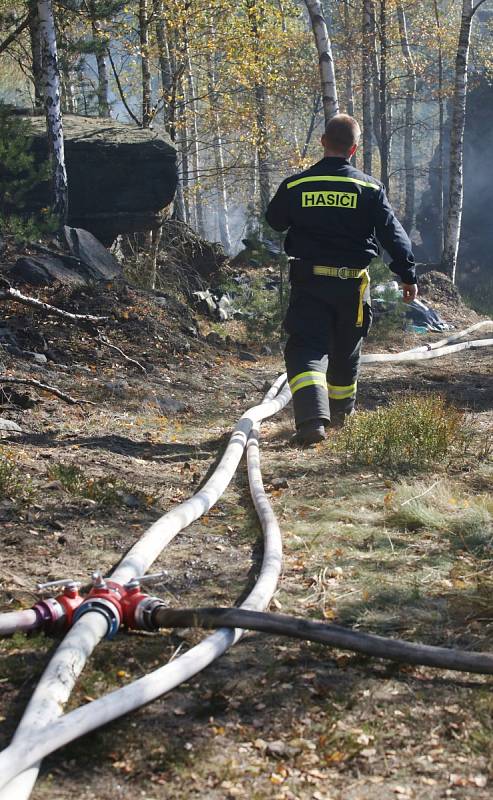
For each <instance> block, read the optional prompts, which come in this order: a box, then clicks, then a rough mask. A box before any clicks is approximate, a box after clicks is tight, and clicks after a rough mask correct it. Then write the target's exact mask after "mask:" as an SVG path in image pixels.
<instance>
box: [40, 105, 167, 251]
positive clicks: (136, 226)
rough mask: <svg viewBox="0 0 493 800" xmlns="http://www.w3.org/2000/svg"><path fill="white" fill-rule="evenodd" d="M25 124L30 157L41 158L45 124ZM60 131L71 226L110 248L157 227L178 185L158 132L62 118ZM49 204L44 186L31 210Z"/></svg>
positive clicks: (164, 138)
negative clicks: (122, 235) (124, 238)
mask: <svg viewBox="0 0 493 800" xmlns="http://www.w3.org/2000/svg"><path fill="white" fill-rule="evenodd" d="M28 120H29V122H30V125H31V128H32V132H33V136H34V138H33V144H32V148H33V151H34V152H35V153H36V154H37V155H38V156H39V159H43V158H46V157H47V153H48V144H47V138H46V128H45V119H44V117H28ZM63 131H64V140H65V161H66V166H67V176H68V185H69V219H68V222H69V224H70V225H71V226H74V227H77V228H84V229H86V230H88V231H90V232H91V233H93V234H94V235H95V236H97V238H98V239H100V240H101V241H102V242H103V243H104V244H110V243H111V242H112V241H113V240H114V239H115V238H116V236H117V235H118V234H120V233H132V232H135V231H147V230H151V229H153V228H156V227H158V226H159V225H160V224H161V223H162V221H163V219H164V218H165V217H166V216H167V210H168V211H169V207H170V205H171V203H172V202H173V198H174V195H175V191H176V185H177V181H178V173H177V163H176V150H175V148H174V147H173V145H172V144H171V142H170V140H169V138H168V136H167V134H166V133H165V131H164V130H163V129H159V130H158V129H157V128H156V129H154V130H149V129H140V128H137V127H135V126H134V127H132V126H130V125H124V124H123V123H121V122H116V121H114V120H110V119H99V118H96V117H79V116H75V115H65V116H64V118H63ZM49 203H50V186H49V185H48V184H47V183H45V184H42V185H39V186H38V187H37V188H36V190H35V191H34V193H33V196H32V205H33V208H39V207H42V206H47V205H49Z"/></svg>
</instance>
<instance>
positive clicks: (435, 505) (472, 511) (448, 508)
mask: <svg viewBox="0 0 493 800" xmlns="http://www.w3.org/2000/svg"><path fill="white" fill-rule="evenodd" d="M386 502H387V505H388V507H389V511H388V521H389V522H390V523H392V524H393V525H394V526H396V527H398V528H400V529H403V530H409V531H420V530H429V531H438V532H441V533H445V534H448V535H450V536H451V537H452V538H453V540H455V541H456V542H457V543H458V544H459V545H461V546H465V547H466V548H467V549H469V550H478V549H484V548H487V549H490V548H491V544H492V540H493V520H492V513H493V497H492V496H491V495H490V496H488V495H475V496H474V495H469V494H467V493H465V492H464V490H463V489H461V487H459V486H458V485H456V484H454V483H451V482H450V481H447V480H438V481H436V482H435V484H432V485H431V486H430V485H429V484H426V483H420V482H414V483H411V484H405V483H399V484H397V486H396V488H395V489H394V490H393V491H392V492H391V493H389V495H387V499H386Z"/></svg>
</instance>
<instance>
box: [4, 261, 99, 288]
mask: <svg viewBox="0 0 493 800" xmlns="http://www.w3.org/2000/svg"><path fill="white" fill-rule="evenodd" d="M9 277H10V278H12V280H14V281H15V282H16V283H28V284H29V285H30V286H52V285H53V284H54V283H57V282H59V283H63V284H66V285H71V286H84V285H85V283H86V281H85V280H84V278H83V277H82V276H81V275H80V274H79V273H78V272H76V271H75V270H74V269H73V264H72V263H71V262H70V266H67V265H66V262H65V259H64V258H63V257H58V256H48V255H46V256H44V255H43V256H23V257H22V258H18V259H17V261H16V262H15V264H14V266H13V267H12V269H11V270H10V272H9Z"/></svg>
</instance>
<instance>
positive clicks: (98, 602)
mask: <svg viewBox="0 0 493 800" xmlns="http://www.w3.org/2000/svg"><path fill="white" fill-rule="evenodd" d="M89 611H97V612H98V613H99V614H102V615H103V617H104V618H105V620H106V623H107V625H108V630H107V631H106V635H105V637H104V638H105V639H113V638H114V636H116V634H117V632H118V629H119V627H120V623H121V621H122V615H121V608H120V604H119V603H118V605H117V604H116V603H115V602H114V600H109V599H107V598H105V597H91V596H89V597H88V599H87V600H84V602H83V603H81V605H80V606H79V607H78V609H77V610H76V611H75V613H74V615H73V618H72V621H73V622H74V623H76V622H77V620H79V619H80V618H81V617H83V616H84V614H88V613H89Z"/></svg>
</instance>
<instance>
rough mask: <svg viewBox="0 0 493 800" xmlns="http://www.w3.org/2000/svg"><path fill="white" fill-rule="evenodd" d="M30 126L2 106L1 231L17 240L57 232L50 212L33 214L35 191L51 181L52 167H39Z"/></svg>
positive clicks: (0, 126)
mask: <svg viewBox="0 0 493 800" xmlns="http://www.w3.org/2000/svg"><path fill="white" fill-rule="evenodd" d="M31 142H32V136H31V133H30V128H29V123H28V122H26V121H25V120H23V119H22V118H20V117H17V116H14V115H13V114H12V113H11V111H10V110H9V108H8V107H6V106H4V105H2V104H1V103H0V228H1V230H2V232H3V233H7V234H11V235H13V236H15V237H16V238H17V239H29V238H37V237H38V236H40V235H42V234H43V233H52V232H53V231H55V230H56V225H57V221H56V219H55V217H54V216H53V215H52V214H51V212H50V210H49V209H48V208H42V209H39V211H38V212H37V213H36V214H33V213H31V211H30V210H29V206H30V196H31V193H32V192H33V189H34V188H35V187H37V186H38V185H39V184H40V183H42V182H43V181H46V180H47V179H48V178H49V164H48V162H45V163H44V164H41V165H39V164H37V163H36V158H35V156H34V153H33V152H32V151H31Z"/></svg>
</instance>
